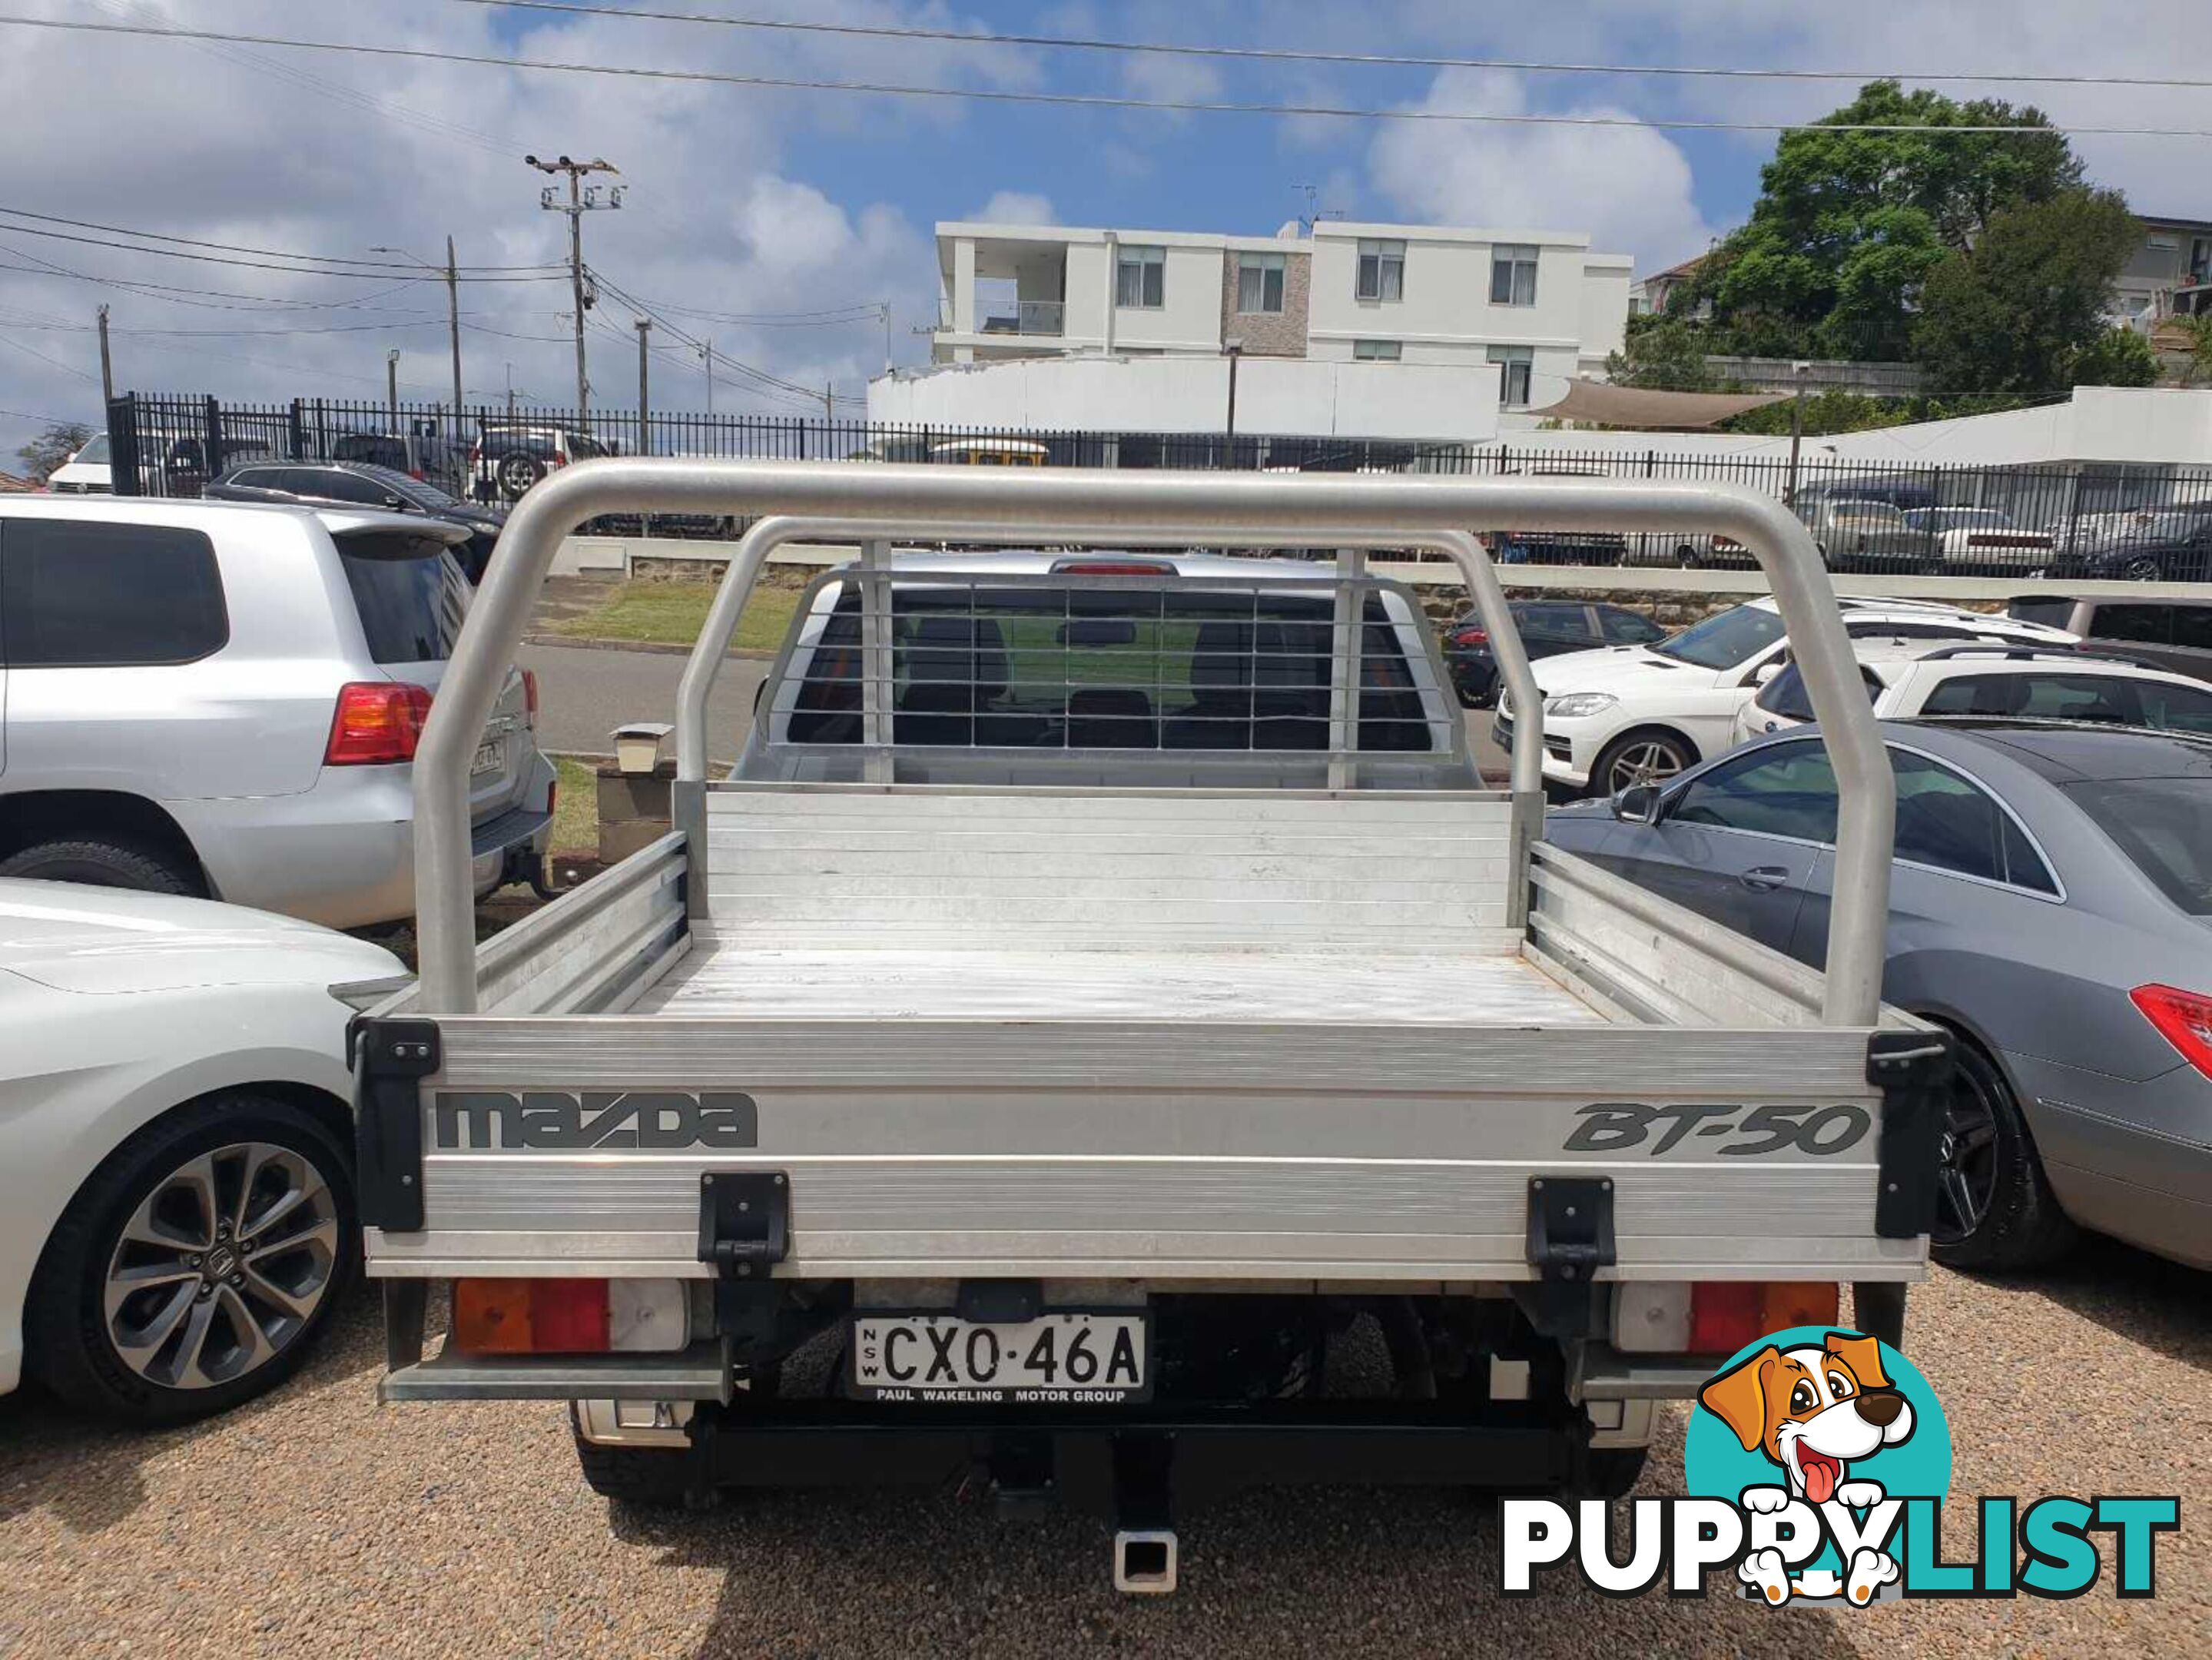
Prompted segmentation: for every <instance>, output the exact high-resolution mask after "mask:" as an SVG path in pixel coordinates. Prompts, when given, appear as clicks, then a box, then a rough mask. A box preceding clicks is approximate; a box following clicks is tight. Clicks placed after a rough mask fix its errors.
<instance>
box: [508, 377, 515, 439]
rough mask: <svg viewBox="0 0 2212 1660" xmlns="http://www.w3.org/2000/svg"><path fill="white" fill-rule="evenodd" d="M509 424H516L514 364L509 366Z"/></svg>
mask: <svg viewBox="0 0 2212 1660" xmlns="http://www.w3.org/2000/svg"><path fill="white" fill-rule="evenodd" d="M513 424H514V365H513V364H512V363H509V364H508V365H507V425H508V426H510V427H511V426H513Z"/></svg>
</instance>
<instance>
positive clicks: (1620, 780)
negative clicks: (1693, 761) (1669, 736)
mask: <svg viewBox="0 0 2212 1660" xmlns="http://www.w3.org/2000/svg"><path fill="white" fill-rule="evenodd" d="M1688 764H1689V763H1688V762H1687V761H1686V759H1685V758H1684V757H1683V755H1682V753H1681V751H1680V749H1678V748H1677V747H1676V746H1675V745H1673V744H1670V743H1668V741H1667V740H1666V739H1663V738H1638V739H1632V740H1631V741H1630V742H1628V743H1626V744H1624V745H1621V747H1620V751H1619V753H1617V754H1616V755H1615V756H1614V757H1613V765H1612V766H1611V767H1610V768H1608V769H1607V772H1606V778H1605V786H1606V790H1607V794H1614V795H1617V794H1620V792H1621V791H1622V790H1625V789H1627V788H1629V787H1632V785H1636V784H1657V783H1662V782H1664V781H1666V780H1668V779H1669V778H1672V777H1674V775H1676V774H1677V773H1679V772H1680V771H1681V770H1682V769H1683V768H1684V767H1686V766H1687V765H1688Z"/></svg>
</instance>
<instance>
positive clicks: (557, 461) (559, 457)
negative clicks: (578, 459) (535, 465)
mask: <svg viewBox="0 0 2212 1660" xmlns="http://www.w3.org/2000/svg"><path fill="white" fill-rule="evenodd" d="M567 465H568V457H567V456H565V455H563V454H562V453H561V452H560V451H558V450H556V451H554V452H553V453H552V454H550V455H549V456H547V457H546V458H545V471H548V472H550V471H553V469H554V468H556V467H565V466H567Z"/></svg>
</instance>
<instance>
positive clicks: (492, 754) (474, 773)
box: [469, 738, 507, 778]
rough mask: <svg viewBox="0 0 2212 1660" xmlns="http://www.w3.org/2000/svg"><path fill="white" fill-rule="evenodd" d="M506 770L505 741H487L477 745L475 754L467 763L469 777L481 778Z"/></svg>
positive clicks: (498, 739)
mask: <svg viewBox="0 0 2212 1660" xmlns="http://www.w3.org/2000/svg"><path fill="white" fill-rule="evenodd" d="M506 770H507V739H504V738H493V739H486V740H485V741H484V742H483V743H481V744H479V745H477V752H476V754H475V755H474V756H473V757H471V758H470V761H469V776H470V777H471V778H479V777H482V776H483V775H484V774H485V773H488V772H505V771H506Z"/></svg>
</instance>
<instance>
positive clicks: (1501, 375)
mask: <svg viewBox="0 0 2212 1660" xmlns="http://www.w3.org/2000/svg"><path fill="white" fill-rule="evenodd" d="M1490 361H1491V362H1493V363H1495V364H1497V365H1498V407H1499V408H1500V409H1508V410H1525V409H1527V408H1528V382H1529V380H1531V379H1532V378H1533V377H1534V374H1535V372H1536V351H1535V348H1534V347H1533V346H1492V348H1491V349H1490Z"/></svg>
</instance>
